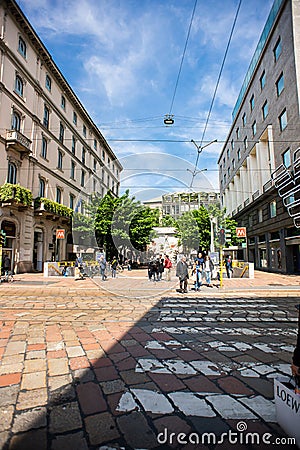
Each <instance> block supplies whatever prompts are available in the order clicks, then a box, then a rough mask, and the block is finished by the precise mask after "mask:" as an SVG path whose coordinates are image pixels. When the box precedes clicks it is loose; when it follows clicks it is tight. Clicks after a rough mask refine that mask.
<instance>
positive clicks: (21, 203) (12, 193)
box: [0, 183, 32, 209]
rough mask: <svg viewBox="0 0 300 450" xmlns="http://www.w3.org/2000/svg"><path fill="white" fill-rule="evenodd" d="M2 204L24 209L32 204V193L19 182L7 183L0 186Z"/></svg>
mask: <svg viewBox="0 0 300 450" xmlns="http://www.w3.org/2000/svg"><path fill="white" fill-rule="evenodd" d="M0 202H1V206H2V207H4V206H12V205H15V206H18V207H19V209H24V208H28V207H30V206H32V193H31V191H30V190H29V189H26V188H24V187H22V186H20V185H19V184H11V183H5V184H3V185H2V186H0Z"/></svg>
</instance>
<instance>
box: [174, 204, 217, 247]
mask: <svg viewBox="0 0 300 450" xmlns="http://www.w3.org/2000/svg"><path fill="white" fill-rule="evenodd" d="M176 228H177V236H178V238H179V240H180V243H181V244H182V246H183V251H184V253H189V252H190V251H191V250H192V249H196V250H198V249H199V248H201V249H203V250H204V249H208V248H209V242H210V221H209V215H208V212H207V210H206V209H205V207H204V206H201V207H200V208H199V209H195V210H192V211H188V212H185V213H184V214H182V216H180V217H179V218H178V219H177V226H176Z"/></svg>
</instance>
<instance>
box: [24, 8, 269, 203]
mask: <svg viewBox="0 0 300 450" xmlns="http://www.w3.org/2000/svg"><path fill="white" fill-rule="evenodd" d="M238 3H239V1H238V0H198V2H197V6H196V10H195V15H194V20H193V23H192V27H191V31H190V37H189V41H188V45H187V49H186V53H185V58H184V61H183V66H182V71H181V75H180V78H179V82H178V87H177V90H176V95H175V98H174V103H173V108H172V110H171V113H172V114H173V115H174V121H175V123H174V125H172V126H165V125H164V122H163V120H164V116H165V114H168V113H169V112H170V108H171V103H172V98H173V94H174V89H175V83H176V79H177V75H178V71H179V67H180V62H181V59H182V55H183V50H184V45H185V42H186V37H187V32H188V29H189V25H190V21H191V16H192V11H193V8H194V4H195V1H194V0H168V1H166V0H81V1H78V0H64V1H60V0H19V1H18V4H19V6H20V7H21V9H22V10H23V12H24V13H25V15H26V16H27V17H28V19H29V21H30V23H31V24H32V26H33V27H34V29H35V30H36V32H37V33H38V35H39V36H40V38H41V40H42V41H43V43H44V44H45V46H46V47H47V49H48V51H49V52H50V53H51V55H52V57H53V59H54V61H55V62H56V64H57V65H58V67H59V68H60V70H61V72H62V73H63V75H64V76H65V78H66V79H67V80H68V82H69V84H70V85H71V87H72V88H73V90H74V91H75V93H76V94H77V96H78V97H79V99H80V100H81V102H82V103H83V105H84V106H85V108H86V109H87V111H88V112H89V114H90V116H91V117H92V119H93V120H94V122H95V123H96V124H97V125H98V127H99V129H100V130H101V132H102V133H103V135H104V136H105V138H106V140H107V141H108V143H109V144H110V146H111V148H112V149H113V151H114V152H115V154H116V155H117V157H118V158H119V159H120V160H121V162H122V164H123V166H124V168H125V170H124V171H123V174H122V179H121V187H122V189H123V190H124V189H125V188H126V187H129V189H130V192H131V193H132V194H134V195H135V196H136V198H138V199H141V200H143V199H150V198H153V197H156V196H158V195H161V194H162V193H166V192H172V191H183V190H189V189H190V188H191V186H190V184H191V180H192V175H191V171H193V170H194V165H195V162H196V157H197V148H196V146H195V145H194V144H193V143H191V140H192V139H193V140H194V141H196V143H198V144H199V143H200V141H201V138H202V135H203V129H204V125H205V121H206V119H207V115H208V111H209V107H210V104H211V101H212V96H213V92H214V89H215V86H216V83H217V79H218V75H219V71H220V67H221V64H222V60H223V57H224V54H225V49H226V46H227V42H228V39H229V35H230V31H231V28H232V24H233V21H234V17H235V14H236V10H237V6H238ZM271 6H272V0H247V1H246V0H243V1H242V4H241V8H240V11H239V15H238V19H237V22H236V26H235V29H234V34H233V37H232V41H231V45H230V47H229V51H228V55H227V58H226V61H225V65H224V69H223V72H222V76H221V79H220V84H219V88H218V91H217V95H216V99H215V102H214V106H213V109H212V113H211V116H210V120H209V123H208V127H207V131H206V133H205V136H204V144H205V143H206V142H210V141H213V140H215V139H217V140H218V143H214V144H212V145H209V146H207V147H206V148H205V149H204V150H203V151H202V153H201V154H200V157H199V163H198V170H202V169H207V170H205V171H202V172H198V173H197V174H196V176H195V178H194V182H193V185H192V190H212V189H218V168H217V159H218V155H219V153H220V150H221V148H222V143H223V142H224V140H225V139H226V136H227V133H228V131H229V128H230V125H231V117H232V116H231V114H232V110H233V107H234V104H235V102H236V99H237V96H238V94H239V90H240V87H241V85H242V82H243V79H244V76H245V74H246V71H247V68H248V66H249V63H250V60H251V57H252V55H253V52H254V50H255V48H256V45H257V42H258V40H259V37H260V34H261V31H262V29H263V27H264V24H265V21H266V19H267V17H268V14H269V11H270V9H271ZM166 140H168V141H170V142H164V141H166ZM180 141H184V142H180Z"/></svg>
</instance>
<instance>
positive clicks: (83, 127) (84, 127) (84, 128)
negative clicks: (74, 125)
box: [82, 125, 86, 137]
mask: <svg viewBox="0 0 300 450" xmlns="http://www.w3.org/2000/svg"><path fill="white" fill-rule="evenodd" d="M82 134H83V136H84V137H86V126H85V125H83V126H82Z"/></svg>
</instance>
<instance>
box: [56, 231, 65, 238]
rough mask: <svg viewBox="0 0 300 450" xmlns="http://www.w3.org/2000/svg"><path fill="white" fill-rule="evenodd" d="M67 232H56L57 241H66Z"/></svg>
mask: <svg viewBox="0 0 300 450" xmlns="http://www.w3.org/2000/svg"><path fill="white" fill-rule="evenodd" d="M64 238H65V230H56V239H64Z"/></svg>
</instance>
